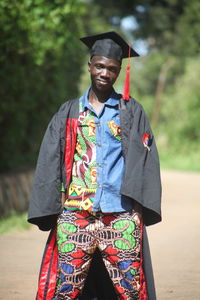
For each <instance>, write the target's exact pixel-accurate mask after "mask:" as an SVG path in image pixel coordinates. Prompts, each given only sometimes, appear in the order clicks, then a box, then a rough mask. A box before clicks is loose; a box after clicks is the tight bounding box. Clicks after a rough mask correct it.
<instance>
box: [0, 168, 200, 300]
mask: <svg viewBox="0 0 200 300" xmlns="http://www.w3.org/2000/svg"><path fill="white" fill-rule="evenodd" d="M162 183H163V206H162V208H163V222H162V223H160V224H157V225H154V226H151V227H149V228H148V234H149V241H150V247H151V254H152V261H153V266H154V275H155V282H156V289H157V298H158V300H200V192H199V187H200V174H199V173H198V174H195V173H192V174H191V173H179V172H171V171H163V172H162ZM46 238H47V233H43V232H40V231H38V230H37V228H31V230H29V231H24V232H20V233H16V234H7V235H3V236H0V243H1V247H0V270H1V272H0V299H1V300H5V299H6V300H34V299H35V291H36V287H37V277H38V272H39V265H40V261H41V257H42V252H43V247H44V244H45V241H46Z"/></svg>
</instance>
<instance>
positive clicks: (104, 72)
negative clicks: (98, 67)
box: [101, 68, 109, 77]
mask: <svg viewBox="0 0 200 300" xmlns="http://www.w3.org/2000/svg"><path fill="white" fill-rule="evenodd" d="M101 76H103V77H109V71H108V70H107V69H106V68H104V69H102V71H101Z"/></svg>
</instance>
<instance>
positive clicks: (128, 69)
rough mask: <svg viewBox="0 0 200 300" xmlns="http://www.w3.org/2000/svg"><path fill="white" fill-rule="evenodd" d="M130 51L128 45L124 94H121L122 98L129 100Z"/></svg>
mask: <svg viewBox="0 0 200 300" xmlns="http://www.w3.org/2000/svg"><path fill="white" fill-rule="evenodd" d="M130 52H131V47H130V46H129V51H128V65H127V67H126V79H125V83H124V94H123V100H127V101H128V100H129V99H130V95H129V93H130V69H131V66H130Z"/></svg>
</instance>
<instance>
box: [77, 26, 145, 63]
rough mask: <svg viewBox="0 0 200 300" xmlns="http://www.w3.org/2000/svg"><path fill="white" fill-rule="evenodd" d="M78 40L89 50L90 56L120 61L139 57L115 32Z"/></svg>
mask: <svg viewBox="0 0 200 300" xmlns="http://www.w3.org/2000/svg"><path fill="white" fill-rule="evenodd" d="M80 40H81V41H82V42H83V43H84V44H85V45H86V46H87V47H88V48H89V49H90V54H91V57H92V56H105V57H107V58H113V59H116V60H119V61H121V60H122V59H123V58H128V57H133V56H139V54H138V53H137V52H136V51H135V50H134V49H133V48H131V47H130V46H129V45H128V44H127V43H126V42H125V41H124V39H123V38H122V37H121V36H120V35H119V34H117V33H116V32H115V31H109V32H105V33H101V34H96V35H91V36H86V37H83V38H80Z"/></svg>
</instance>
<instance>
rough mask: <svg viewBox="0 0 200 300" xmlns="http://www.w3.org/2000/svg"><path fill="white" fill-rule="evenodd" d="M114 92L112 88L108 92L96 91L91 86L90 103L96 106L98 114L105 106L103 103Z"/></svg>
mask: <svg viewBox="0 0 200 300" xmlns="http://www.w3.org/2000/svg"><path fill="white" fill-rule="evenodd" d="M111 93H112V90H110V91H109V92H106V93H102V92H100V93H99V92H98V91H95V90H94V89H93V88H91V90H90V92H89V96H88V99H89V103H90V105H91V106H92V107H93V108H94V110H95V111H96V113H97V114H98V113H99V112H100V110H101V108H102V106H103V104H104V103H105V102H106V101H107V100H108V99H109V98H110V95H111Z"/></svg>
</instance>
